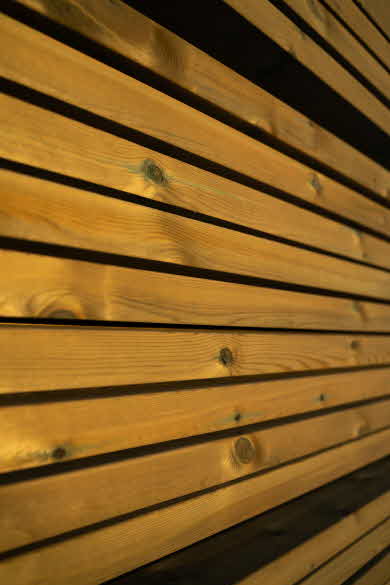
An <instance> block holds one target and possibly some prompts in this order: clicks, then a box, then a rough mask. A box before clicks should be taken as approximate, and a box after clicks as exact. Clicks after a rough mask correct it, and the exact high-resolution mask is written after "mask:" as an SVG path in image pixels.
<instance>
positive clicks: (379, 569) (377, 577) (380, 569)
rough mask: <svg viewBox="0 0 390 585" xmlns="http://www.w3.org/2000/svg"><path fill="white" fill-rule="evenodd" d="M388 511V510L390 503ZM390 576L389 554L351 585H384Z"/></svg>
mask: <svg viewBox="0 0 390 585" xmlns="http://www.w3.org/2000/svg"><path fill="white" fill-rule="evenodd" d="M388 509H389V510H390V503H389V507H388ZM389 575H390V553H388V554H387V555H386V556H385V557H383V559H381V560H380V561H378V563H376V564H375V565H374V566H373V567H370V568H369V569H368V571H367V572H366V573H364V575H362V576H361V577H359V578H358V579H356V581H354V582H353V585H385V583H386V582H387V578H388V576H389Z"/></svg>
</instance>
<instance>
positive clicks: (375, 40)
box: [326, 0, 390, 67]
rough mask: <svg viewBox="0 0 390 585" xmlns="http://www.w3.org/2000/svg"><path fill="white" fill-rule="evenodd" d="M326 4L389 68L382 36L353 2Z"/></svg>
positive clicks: (388, 53) (333, 0)
mask: <svg viewBox="0 0 390 585" xmlns="http://www.w3.org/2000/svg"><path fill="white" fill-rule="evenodd" d="M326 4H327V5H328V6H329V7H330V8H332V9H333V10H334V11H335V12H336V14H337V15H338V16H339V17H340V18H341V19H342V20H343V21H344V22H346V23H347V25H348V26H349V27H350V28H351V29H352V30H353V32H354V33H355V34H356V35H357V36H358V37H359V38H360V39H361V40H362V41H363V42H365V43H366V45H367V46H368V47H370V49H371V50H372V51H373V52H374V53H375V54H376V55H377V57H379V59H380V60H381V61H382V63H384V64H385V65H386V66H387V67H390V48H389V44H388V42H387V41H386V39H385V38H384V37H383V35H382V34H381V33H380V32H379V31H378V30H377V29H376V28H375V26H374V25H373V24H372V23H371V22H370V20H369V19H368V18H366V16H365V15H364V14H363V12H362V11H361V10H360V9H359V8H358V6H357V5H356V4H355V3H354V1H353V0H342V1H341V2H340V0H326Z"/></svg>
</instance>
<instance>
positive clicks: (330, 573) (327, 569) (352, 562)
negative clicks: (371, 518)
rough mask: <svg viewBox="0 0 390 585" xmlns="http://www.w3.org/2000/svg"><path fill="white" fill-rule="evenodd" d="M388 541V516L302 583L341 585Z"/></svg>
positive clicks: (384, 546)
mask: <svg viewBox="0 0 390 585" xmlns="http://www.w3.org/2000/svg"><path fill="white" fill-rule="evenodd" d="M389 543H390V518H388V519H387V520H385V521H384V522H383V523H382V524H380V525H379V526H378V527H377V528H374V530H372V531H371V532H369V533H368V534H367V535H366V536H364V537H363V538H361V539H360V540H358V541H357V542H355V543H354V544H353V545H352V546H350V547H348V548H347V549H346V550H344V551H343V552H342V553H340V554H339V555H337V556H336V557H335V558H334V559H332V560H331V561H329V562H328V563H327V564H326V565H324V566H323V567H321V568H320V569H318V571H316V572H315V573H313V574H312V575H310V577H308V578H307V579H305V580H304V581H303V582H302V585H341V584H342V583H344V581H345V580H346V579H348V578H349V577H351V575H353V574H354V573H356V571H358V570H359V569H360V568H361V567H362V566H363V565H365V564H366V563H368V562H369V561H370V560H371V559H372V558H373V557H375V556H376V555H377V554H378V553H380V552H382V551H383V550H384V549H385V548H386V547H387V546H388V545H389ZM370 585H373V584H371V582H370Z"/></svg>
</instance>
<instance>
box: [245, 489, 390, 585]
mask: <svg viewBox="0 0 390 585" xmlns="http://www.w3.org/2000/svg"><path fill="white" fill-rule="evenodd" d="M389 509H390V492H387V493H385V494H383V495H382V496H380V497H379V498H377V499H375V500H373V501H372V502H370V503H369V504H366V505H365V506H363V507H362V508H360V509H358V510H357V511H356V512H354V513H353V514H349V515H348V516H346V517H345V518H343V519H342V520H340V521H339V522H337V523H336V524H334V525H332V526H330V528H328V529H327V530H324V531H323V532H320V533H319V534H318V535H316V536H315V537H314V538H311V539H310V540H308V541H306V542H304V543H303V544H301V545H300V546H298V547H296V548H293V549H292V550H291V551H290V552H288V553H287V554H285V555H283V556H282V557H280V558H279V559H276V560H275V561H273V562H272V563H270V564H269V565H266V566H265V567H262V568H261V569H260V570H259V571H255V572H254V573H252V574H251V575H248V577H246V578H244V579H242V580H240V581H239V583H240V585H259V584H260V583H267V582H268V583H272V585H286V584H287V583H289V584H290V583H291V584H292V583H297V582H298V581H300V580H301V579H303V578H304V577H306V576H307V575H308V573H311V572H312V571H313V570H314V569H316V568H317V567H320V566H321V565H322V564H323V563H324V562H330V563H331V562H332V560H331V559H332V557H333V558H334V559H337V558H338V557H337V555H338V553H340V550H343V549H346V553H348V551H351V553H352V551H353V550H354V546H356V543H357V542H359V539H360V538H362V537H363V539H364V538H365V537H367V535H368V534H370V531H371V530H375V528H376V527H377V525H380V523H381V522H383V520H385V519H386V517H387V516H388V514H389ZM351 545H352V547H351V548H347V547H350V546H351ZM355 550H356V549H355ZM359 552H360V551H359ZM335 555H336V556H335ZM346 556H347V554H346ZM348 561H349V558H346V564H347V563H348ZM356 561H357V562H358V563H359V558H357V559H356ZM363 564H364V561H363V562H362V563H361V565H360V566H362V565H363ZM325 566H326V565H325ZM358 568H359V565H358ZM314 576H317V577H318V583H321V584H322V581H321V579H322V577H321V568H320V569H319V571H318V572H316V573H314V575H313V577H314ZM266 579H270V581H266ZM309 582H310V577H309ZM314 582H315V581H314V580H313V583H314ZM342 582H343V581H334V582H332V584H333V583H335V584H336V583H342ZM303 583H306V580H304V581H303ZM329 583H331V582H330V581H329ZM362 585H363V584H362ZM367 585H374V583H371V582H368V583H367ZM378 585H379V584H378Z"/></svg>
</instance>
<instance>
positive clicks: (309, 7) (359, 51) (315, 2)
mask: <svg viewBox="0 0 390 585" xmlns="http://www.w3.org/2000/svg"><path fill="white" fill-rule="evenodd" d="M284 1H285V3H286V4H288V6H290V8H292V9H293V10H294V12H296V14H298V15H299V16H300V17H301V18H303V20H305V21H306V22H307V23H308V24H309V25H310V26H311V27H312V28H313V29H314V30H315V31H316V32H317V33H319V34H320V35H321V37H323V38H324V39H325V40H326V41H327V42H328V43H329V44H330V45H331V46H332V47H333V48H334V49H336V51H338V53H339V54H340V55H342V57H343V58H344V59H345V60H346V61H348V62H349V63H350V64H351V65H352V66H353V67H354V68H355V69H356V70H357V71H358V72H359V73H360V74H362V75H363V76H364V77H365V78H366V79H367V80H368V81H369V82H370V83H371V84H372V85H373V86H374V87H376V88H377V89H378V91H379V92H381V93H382V94H383V95H384V96H385V97H387V98H389V97H390V77H389V74H388V72H387V71H386V70H385V69H384V68H383V67H382V66H381V65H380V64H379V63H378V61H376V60H375V59H374V57H372V56H371V55H370V53H369V52H368V51H366V49H365V48H364V47H363V46H362V45H361V44H360V43H359V42H358V41H357V40H356V39H355V38H354V36H353V35H351V33H349V32H348V30H347V29H346V28H344V26H343V25H342V24H340V22H339V21H338V20H337V18H335V17H334V16H333V15H332V13H331V12H330V11H329V10H328V9H327V8H326V6H324V5H323V4H322V3H321V2H320V1H319V0H310V1H307V0H284Z"/></svg>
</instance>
